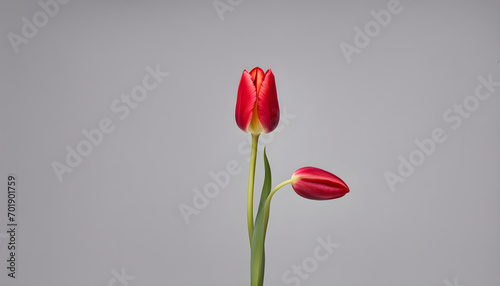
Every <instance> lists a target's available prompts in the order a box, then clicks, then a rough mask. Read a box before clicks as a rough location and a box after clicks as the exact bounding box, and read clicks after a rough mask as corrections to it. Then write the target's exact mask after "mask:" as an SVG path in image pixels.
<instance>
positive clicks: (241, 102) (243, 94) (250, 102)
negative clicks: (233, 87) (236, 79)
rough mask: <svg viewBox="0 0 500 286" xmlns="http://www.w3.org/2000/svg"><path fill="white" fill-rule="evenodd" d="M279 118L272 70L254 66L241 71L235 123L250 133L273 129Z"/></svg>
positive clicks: (267, 131)
mask: <svg viewBox="0 0 500 286" xmlns="http://www.w3.org/2000/svg"><path fill="white" fill-rule="evenodd" d="M279 120H280V108H279V104H278V94H277V93H276V83H275V82H274V75H273V72H272V71H271V70H270V69H269V70H267V72H266V73H265V74H264V71H263V70H262V69H261V68H259V67H256V68H254V69H253V70H252V71H250V72H247V71H246V70H245V71H243V75H242V76H241V81H240V86H239V88H238V98H237V100H236V124H238V127H240V129H241V130H243V131H245V132H249V133H252V134H261V133H269V132H271V131H273V130H274V129H275V128H276V126H278V122H279Z"/></svg>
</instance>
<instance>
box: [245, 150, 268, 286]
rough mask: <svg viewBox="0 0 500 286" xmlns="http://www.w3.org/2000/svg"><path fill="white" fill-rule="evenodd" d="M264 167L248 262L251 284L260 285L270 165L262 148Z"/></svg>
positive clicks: (263, 259)
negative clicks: (250, 255)
mask: <svg viewBox="0 0 500 286" xmlns="http://www.w3.org/2000/svg"><path fill="white" fill-rule="evenodd" d="M264 167H265V178H264V185H263V186H262V193H261V194H260V203H259V210H258V211H257V217H256V218H255V226H254V231H253V238H252V252H251V254H252V258H251V262H250V264H251V265H250V267H251V283H250V285H251V286H262V285H263V283H264V266H265V251H264V243H265V234H266V230H265V229H264V228H265V222H264V207H265V204H266V200H267V197H268V196H269V193H270V192H271V167H270V165H269V161H268V159H267V155H266V149H264Z"/></svg>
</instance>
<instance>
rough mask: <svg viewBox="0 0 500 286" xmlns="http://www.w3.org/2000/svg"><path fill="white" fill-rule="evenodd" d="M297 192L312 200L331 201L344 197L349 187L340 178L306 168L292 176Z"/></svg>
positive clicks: (315, 169) (323, 171) (293, 185)
mask: <svg viewBox="0 0 500 286" xmlns="http://www.w3.org/2000/svg"><path fill="white" fill-rule="evenodd" d="M292 179H293V182H292V187H293V189H294V190H295V192H296V193H297V194H298V195H300V196H302V197H304V198H307V199H311V200H330V199H336V198H340V197H342V196H344V195H345V194H347V193H348V192H349V187H348V186H347V184H346V183H345V182H344V181H342V179H340V178H339V177H337V176H335V175H334V174H332V173H330V172H327V171H325V170H322V169H318V168H314V167H304V168H300V169H299V170H297V171H296V172H295V173H294V174H293V176H292Z"/></svg>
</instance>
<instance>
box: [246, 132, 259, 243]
mask: <svg viewBox="0 0 500 286" xmlns="http://www.w3.org/2000/svg"><path fill="white" fill-rule="evenodd" d="M259 135H260V134H252V153H251V154H250V171H249V174H248V192H247V223H248V238H249V240H250V246H252V237H253V185H254V181H255V162H256V158H257V146H258V144H259V143H258V142H259Z"/></svg>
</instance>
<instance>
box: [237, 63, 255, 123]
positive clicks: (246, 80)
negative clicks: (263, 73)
mask: <svg viewBox="0 0 500 286" xmlns="http://www.w3.org/2000/svg"><path fill="white" fill-rule="evenodd" d="M256 100H257V91H256V89H255V85H254V82H253V79H252V76H251V75H250V74H249V73H248V72H247V71H246V70H245V71H243V75H242V76H241V81H240V86H239V87H238V98H237V99H236V114H235V115H236V124H238V127H239V128H240V129H241V130H243V131H245V132H248V125H250V122H251V121H252V115H253V108H254V106H255V101H256Z"/></svg>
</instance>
